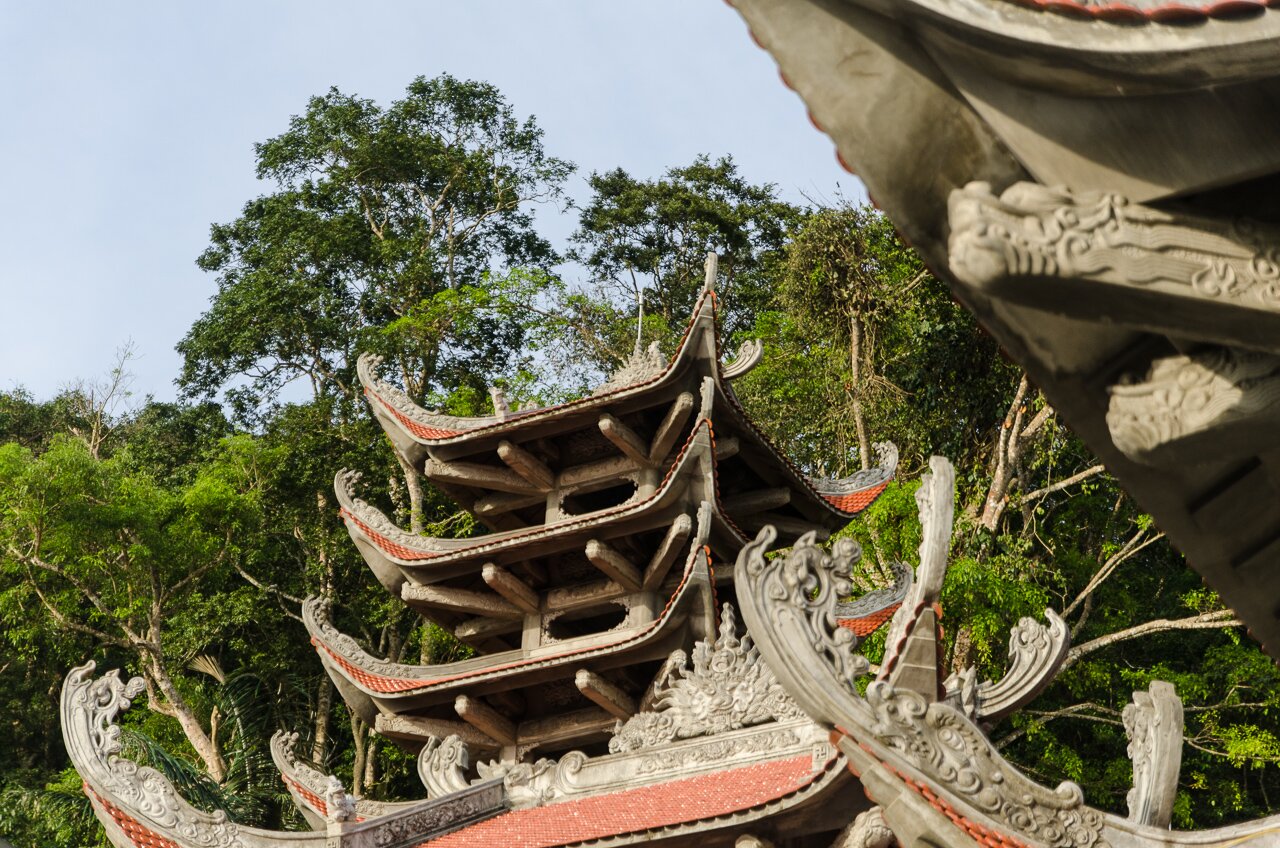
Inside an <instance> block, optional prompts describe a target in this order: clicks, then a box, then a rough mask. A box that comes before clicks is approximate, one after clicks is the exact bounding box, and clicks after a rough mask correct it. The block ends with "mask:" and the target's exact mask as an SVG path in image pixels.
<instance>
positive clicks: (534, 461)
mask: <svg viewBox="0 0 1280 848" xmlns="http://www.w3.org/2000/svg"><path fill="white" fill-rule="evenodd" d="M498 458H499V459H501V460H502V461H503V462H504V463H506V464H507V466H508V467H509V468H510V469H511V470H512V471H514V472H515V473H517V474H519V475H520V476H521V477H522V478H524V480H525V481H526V482H527V483H528V484H529V485H531V486H533V487H534V488H535V489H536V490H537V491H539V492H550V491H551V489H552V488H553V487H554V486H555V482H556V475H555V472H554V471H552V470H551V469H550V468H548V467H547V464H546V463H545V462H543V461H542V460H540V459H538V458H537V457H536V456H534V455H533V454H531V453H530V452H529V451H527V450H525V449H524V448H522V447H520V446H519V445H517V444H515V443H514V442H509V441H507V440H506V439H503V440H502V441H500V442H498Z"/></svg>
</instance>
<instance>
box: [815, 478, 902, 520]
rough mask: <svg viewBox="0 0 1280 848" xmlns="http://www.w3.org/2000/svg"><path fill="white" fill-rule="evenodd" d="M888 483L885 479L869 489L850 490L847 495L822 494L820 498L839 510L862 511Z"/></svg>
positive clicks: (848, 511)
mask: <svg viewBox="0 0 1280 848" xmlns="http://www.w3.org/2000/svg"><path fill="white" fill-rule="evenodd" d="M888 485H889V481H888V480H885V481H884V482H883V483H881V484H880V485H878V486H874V487H872V488H870V489H863V490H861V491H858V492H850V493H849V494H847V495H823V496H822V499H823V500H825V501H826V502H827V503H829V504H831V505H832V506H833V507H835V508H836V509H838V510H840V511H841V512H847V513H857V512H862V511H863V510H864V509H866V508H867V507H869V506H871V503H872V502H873V501H874V500H875V499H876V498H878V497H880V493H881V492H883V491H884V490H885V487H887V486H888Z"/></svg>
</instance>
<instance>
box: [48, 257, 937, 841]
mask: <svg viewBox="0 0 1280 848" xmlns="http://www.w3.org/2000/svg"><path fill="white" fill-rule="evenodd" d="M715 279H716V259H715V256H714V254H712V255H710V256H709V257H708V260H707V278H706V284H705V286H704V289H703V292H702V294H701V297H700V298H699V300H698V302H697V304H696V306H695V307H694V310H693V314H692V317H691V318H690V321H689V324H688V326H687V328H686V330H685V332H684V335H683V336H682V337H681V339H680V342H679V344H678V346H677V348H676V350H675V351H674V352H673V354H672V355H671V356H670V358H666V357H663V356H662V355H661V353H660V352H659V350H658V348H657V347H656V346H651V347H650V348H649V349H648V350H640V349H637V351H636V352H635V353H634V354H633V355H632V356H631V357H630V359H629V360H628V361H627V362H625V363H624V365H623V367H622V368H621V369H619V370H618V371H617V372H615V373H614V374H613V375H611V376H610V377H609V379H608V380H607V381H606V382H605V383H604V384H603V385H601V386H600V387H599V388H597V389H596V390H595V391H594V392H593V393H592V394H590V395H588V396H586V397H583V398H580V399H578V400H575V401H573V402H570V403H565V404H561V405H557V406H550V407H545V408H535V409H521V410H518V411H517V410H512V409H510V408H509V407H508V406H507V404H506V403H505V400H504V399H503V397H502V395H501V393H500V392H497V391H495V392H494V414H493V415H490V416H484V417H475V418H463V417H456V416H447V415H442V414H440V413H437V412H433V411H429V410H426V409H423V408H421V407H419V406H417V405H416V404H414V403H413V402H412V401H411V400H410V398H409V397H408V396H407V395H405V394H404V393H403V392H402V391H400V390H399V389H397V388H396V387H394V386H393V385H391V384H389V383H387V382H385V381H383V380H382V379H380V378H379V376H378V366H379V360H378V359H377V358H376V357H373V356H368V355H366V356H364V357H362V358H361V359H360V362H359V376H360V379H361V381H362V383H363V385H364V389H365V393H366V396H367V398H368V400H369V403H370V406H371V408H372V410H373V413H374V415H375V416H376V418H377V419H378V421H379V423H380V424H381V425H382V427H383V429H384V430H385V432H386V434H387V436H388V437H389V439H390V440H391V442H392V444H393V446H394V448H395V450H396V452H397V453H398V455H399V458H400V459H401V460H402V461H403V462H404V463H406V464H407V465H410V466H412V467H413V468H414V469H416V470H417V471H418V472H419V473H420V474H421V475H422V476H423V477H425V478H426V479H427V480H428V481H430V482H431V483H432V484H433V485H435V486H437V487H438V488H439V489H440V490H441V491H443V492H444V493H445V494H447V495H448V496H449V497H450V498H452V499H453V500H454V501H455V502H456V503H457V504H458V505H459V506H460V507H461V508H462V509H464V510H466V511H467V512H469V513H470V514H472V515H473V516H475V518H476V519H477V521H478V522H480V524H482V525H483V526H484V528H485V531H486V532H483V533H481V534H479V535H475V536H472V537H470V538H465V539H445V538H435V537H430V536H423V535H418V534H415V533H411V532H408V531H406V530H404V529H402V528H399V527H397V526H396V525H395V524H394V523H393V522H392V521H391V520H390V519H389V518H388V517H387V516H386V515H384V514H383V513H382V512H380V511H378V510H377V509H376V508H375V507H373V506H371V505H370V504H368V503H366V502H365V501H363V500H361V499H360V498H359V496H358V493H357V491H356V489H357V485H358V477H357V475H355V474H353V473H350V472H346V471H343V472H339V473H338V474H337V477H336V480H335V489H336V492H337V496H338V501H339V503H340V505H341V516H342V519H343V521H344V522H345V524H346V527H347V530H348V532H349V533H350V535H351V538H352V540H353V541H354V543H355V545H356V547H357V549H358V550H359V551H360V553H361V555H362V557H363V558H364V559H365V561H366V562H367V563H368V565H369V568H370V570H371V571H372V572H373V574H374V576H375V577H376V579H377V580H378V581H379V582H380V583H381V584H382V586H383V587H385V588H386V590H387V591H388V592H391V593H392V594H394V595H395V596H396V597H397V598H399V599H400V600H401V601H403V602H404V603H405V604H407V605H408V606H410V607H411V608H412V609H413V610H415V611H416V612H418V613H419V614H420V615H421V616H423V617H424V618H425V619H427V620H428V621H431V622H434V623H435V624H437V625H439V626H440V627H442V628H444V629H445V630H447V631H448V632H450V633H452V634H453V635H454V636H455V637H457V639H459V640H460V641H461V642H463V643H465V644H466V645H468V646H470V648H471V649H473V655H472V656H470V657H468V658H466V659H462V660H459V661H455V662H447V663H440V664H427V665H412V664H406V663H400V662H391V661H387V660H385V659H383V658H379V657H377V656H374V655H373V654H372V653H370V652H369V651H367V650H366V649H365V648H364V647H362V646H361V645H360V644H359V642H358V641H357V640H356V639H354V638H353V637H351V636H349V635H346V634H344V633H342V632H341V631H340V630H339V629H338V628H337V627H336V626H335V625H334V624H333V623H332V621H331V618H330V612H331V610H330V609H329V608H328V606H327V605H326V604H325V603H324V602H322V601H321V600H320V599H317V598H312V599H309V600H308V601H307V602H306V604H305V606H304V615H303V618H304V620H305V623H306V626H307V629H308V630H309V632H310V635H311V641H312V644H313V645H314V646H315V649H316V652H317V655H318V656H319V658H320V660H321V662H322V663H323V665H324V668H325V669H326V671H327V672H328V673H329V675H330V677H331V678H332V679H333V681H334V683H335V685H336V687H337V689H338V691H339V692H340V694H341V696H342V697H343V699H344V700H345V701H346V703H347V704H348V705H349V707H350V708H351V710H352V711H353V712H354V713H355V714H356V715H358V716H360V717H361V718H362V719H363V720H364V721H366V722H367V723H368V724H369V725H370V726H372V727H373V728H374V729H375V730H376V731H377V732H378V733H379V734H381V735H383V736H385V737H387V738H390V739H392V740H395V741H396V742H397V743H398V744H400V745H402V746H404V747H405V748H407V749H409V750H411V751H416V752H418V772H419V775H420V777H421V778H422V782H423V785H424V788H425V790H426V791H425V795H426V797H425V799H423V800H421V801H413V802H402V803H387V802H374V801H369V800H362V799H355V798H352V797H351V796H350V795H348V794H347V793H346V792H345V790H344V788H343V787H342V784H341V783H340V782H339V781H338V780H337V778H335V777H332V776H329V775H326V774H324V772H323V771H321V770H320V769H319V768H317V767H316V766H315V765H314V764H311V763H307V762H306V761H305V760H303V759H301V758H299V757H298V756H297V755H296V754H295V753H294V750H293V745H294V742H295V741H296V737H295V736H293V735H290V734H285V733H279V734H277V735H276V737H275V738H274V739H273V740H272V753H273V756H274V759H275V761H276V764H277V766H278V767H279V769H280V772H281V776H282V778H283V780H284V783H285V786H286V787H287V788H288V790H289V792H290V794H291V796H292V797H293V799H294V801H295V802H296V803H297V805H298V807H299V808H300V810H301V811H302V813H303V814H304V816H305V817H306V818H307V820H308V822H309V823H310V824H311V825H312V826H313V827H314V828H315V830H314V831H313V832H312V834H310V835H308V834H300V833H288V834H286V833H273V832H270V831H259V830H254V829H252V828H246V827H243V826H239V825H235V824H232V823H230V822H228V821H226V820H225V817H220V816H219V815H217V814H213V815H209V814H205V813H202V812H199V811H196V810H194V809H192V808H190V807H189V806H187V805H186V802H185V801H183V800H182V799H181V798H180V797H178V796H177V794H176V793H175V792H174V791H173V790H172V787H169V786H168V784H167V782H165V781H164V779H163V778H162V777H161V776H160V775H158V774H156V773H155V772H153V771H151V770H149V769H145V768H141V769H140V768H138V767H137V766H135V765H134V764H132V763H128V762H127V761H123V760H121V759H120V758H119V757H118V743H117V742H116V740H115V737H114V735H113V731H112V728H113V727H114V724H113V722H114V719H115V716H116V714H117V713H118V712H119V711H120V710H121V709H123V708H125V707H126V706H127V705H128V700H129V698H130V697H132V696H133V695H134V694H136V685H135V684H133V683H130V684H125V683H123V682H121V681H120V680H119V679H118V678H117V677H114V676H111V675H108V676H106V677H102V678H99V679H97V680H94V679H93V678H92V677H91V675H90V671H91V669H77V670H76V671H74V672H73V673H72V674H71V676H70V677H69V678H68V683H67V686H66V689H65V691H64V695H63V722H64V732H65V734H66V735H67V738H68V748H69V750H70V751H71V753H72V759H73V761H74V762H75V764H76V766H77V768H78V769H79V770H80V772H81V774H82V775H83V776H84V777H85V780H86V791H87V792H88V793H89V795H90V798H91V800H93V802H94V807H95V810H96V811H97V812H98V814H99V818H101V819H102V820H103V821H104V824H105V825H106V827H107V830H108V834H109V835H110V836H111V838H112V841H113V842H114V843H115V844H116V845H118V846H143V845H148V846H150V845H165V846H183V848H185V846H188V845H191V846H195V845H202V846H203V845H242V844H243V845H274V844H285V843H287V844H288V845H290V846H295V845H296V846H303V845H306V846H310V845H317V846H318V845H361V846H363V845H371V846H372V845H376V846H384V848H385V847H386V846H409V845H423V844H427V843H430V842H435V843H438V844H439V845H440V846H441V848H462V846H488V845H496V844H509V845H512V846H526V848H541V846H559V845H574V844H578V843H582V842H588V841H590V842H592V843H593V844H608V845H625V844H638V843H651V842H652V843H660V844H663V845H671V846H679V845H692V844H695V843H696V844H699V845H716V846H719V845H725V846H729V845H737V846H742V848H749V846H757V845H758V846H765V845H776V846H779V848H782V847H783V846H788V847H789V848H802V847H803V848H808V847H809V846H826V845H828V844H831V843H832V839H833V838H836V836H837V834H838V832H839V831H840V829H841V828H842V827H844V825H845V824H847V823H848V820H849V814H850V811H851V810H853V811H856V810H859V809H865V808H866V807H867V802H866V801H865V800H864V799H863V798H862V795H861V792H859V791H857V788H858V787H857V782H856V781H855V780H853V779H852V775H851V774H850V772H849V771H848V769H847V768H846V767H845V761H844V755H843V754H841V753H840V752H839V751H838V750H837V749H836V748H835V747H834V746H833V745H832V743H831V742H830V741H829V739H828V735H829V732H828V731H827V730H824V729H822V728H821V727H820V726H819V725H818V724H816V723H814V721H813V720H811V719H810V718H809V717H808V716H806V715H805V714H804V712H803V711H802V710H801V709H800V708H799V707H798V706H797V704H796V702H795V701H793V700H792V698H791V697H790V696H788V695H787V694H786V692H785V691H784V690H783V688H782V687H781V685H780V684H779V682H778V679H777V677H776V676H775V674H774V671H773V670H772V669H771V668H769V666H767V665H766V664H765V663H764V662H763V661H762V660H761V659H760V656H759V654H758V652H757V651H756V649H755V647H754V645H753V643H752V641H751V637H750V635H748V634H747V633H746V632H745V628H744V627H743V626H742V625H741V624H740V623H739V622H738V620H737V616H736V614H735V605H736V602H737V595H736V579H735V577H736V567H735V563H736V562H737V561H738V559H739V554H740V553H741V552H742V551H743V549H744V548H745V547H746V546H747V545H748V543H749V542H750V541H751V539H752V538H753V537H755V535H756V534H757V533H758V532H760V531H762V529H764V528H766V527H768V528H772V529H771V530H769V532H770V533H773V534H776V540H777V543H778V546H790V545H793V544H796V543H802V544H805V545H812V544H813V543H814V542H815V541H820V540H825V539H826V538H828V537H829V536H830V535H831V534H832V533H833V532H835V531H836V530H838V529H840V528H841V527H843V526H844V525H845V524H847V523H848V521H849V520H850V519H851V518H852V517H853V516H854V515H856V514H857V513H858V512H860V511H861V510H863V509H865V508H866V507H867V506H868V505H869V504H870V503H871V502H872V501H873V500H874V499H875V498H876V497H877V496H878V495H879V494H880V492H882V491H883V490H884V488H885V487H886V486H887V485H888V483H889V481H890V479H891V478H892V477H893V474H894V472H895V467H896V463H897V454H896V449H895V448H893V446H892V445H889V444H881V445H877V446H876V451H877V462H876V464H875V465H874V466H873V467H871V468H869V469H867V470H863V471H860V472H858V473H856V474H854V475H852V476H851V477H846V478H842V479H815V478H812V477H809V476H807V475H806V474H805V473H804V472H803V471H802V470H801V469H799V468H797V467H796V466H795V465H793V464H792V463H791V462H789V461H788V460H787V459H786V458H785V457H784V456H783V455H782V454H781V453H780V452H779V451H778V450H777V449H776V448H775V447H774V446H773V445H772V444H771V443H770V441H769V440H768V438H767V437H766V436H765V435H764V434H763V433H762V432H761V431H760V430H759V429H758V428H757V427H756V426H755V425H754V424H752V422H751V420H750V418H749V416H748V415H747V414H746V412H745V410H744V409H743V407H742V405H741V404H740V403H739V401H738V400H737V398H736V396H735V394H734V391H733V386H732V384H733V381H734V380H735V379H737V378H738V377H741V376H742V375H744V374H746V373H747V372H748V371H750V370H751V369H752V368H753V367H754V366H755V365H756V364H757V363H758V362H759V361H760V359H761V356H762V354H763V345H762V344H761V343H760V342H758V341H757V342H751V343H748V344H746V345H744V346H743V347H742V349H741V350H740V351H739V352H738V354H737V356H736V357H735V358H734V359H733V360H732V361H730V362H728V363H722V362H721V350H720V339H719V336H718V334H717V329H716V314H715V310H716V295H715V292H714V283H715ZM836 547H837V550H838V551H841V552H843V554H841V555H843V556H846V557H847V558H848V557H852V556H853V554H854V551H853V549H854V548H856V545H854V543H853V542H852V541H849V540H842V541H841V542H839V543H837V546H836ZM853 558H854V559H856V557H853ZM891 571H892V573H893V577H894V579H893V580H892V581H891V583H890V585H887V586H884V587H882V588H879V589H876V590H874V591H871V592H868V593H867V594H865V595H863V596H862V597H861V598H859V599H857V600H855V601H848V600H847V599H842V602H841V603H840V604H839V605H838V606H837V608H836V612H835V614H834V619H833V620H834V621H835V622H836V624H837V625H838V626H839V627H840V628H841V629H842V630H843V631H844V632H850V631H851V632H850V637H851V638H852V637H854V636H855V634H856V635H857V636H864V635H866V634H867V633H869V632H871V631H873V630H875V629H876V628H877V627H879V626H880V625H881V624H883V623H884V622H886V621H887V620H888V619H889V618H890V616H891V615H893V613H894V612H895V611H896V610H897V609H898V608H899V607H900V606H901V605H902V602H903V599H904V598H906V597H907V596H908V594H909V592H910V591H911V589H912V585H913V572H912V569H910V568H909V567H907V566H904V565H901V564H893V566H892V569H891ZM157 787H160V789H157ZM215 832H216V833H218V834H224V836H218V837H217V838H213V837H211V836H210V834H211V833H215ZM219 840H222V841H219ZM237 840H238V841H237Z"/></svg>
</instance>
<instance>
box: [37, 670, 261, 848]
mask: <svg viewBox="0 0 1280 848" xmlns="http://www.w3.org/2000/svg"><path fill="white" fill-rule="evenodd" d="M95 668H97V663H95V662H94V661H92V660H90V661H89V662H87V663H85V664H84V665H82V666H78V667H76V668H73V669H72V670H71V671H70V672H69V673H68V674H67V678H66V680H65V681H64V683H63V685H62V701H61V719H62V734H63V740H64V741H65V743H66V746H67V753H68V755H70V757H71V762H72V764H73V765H74V766H75V767H76V771H78V772H79V773H80V776H81V777H82V778H83V779H84V781H85V783H86V785H87V786H88V787H89V788H90V789H91V790H92V791H93V792H94V793H95V794H98V793H101V795H106V796H107V797H106V798H103V797H101V795H99V798H98V800H99V802H100V803H102V804H104V805H105V804H106V803H111V804H112V806H115V805H123V806H124V807H126V808H127V811H126V810H120V812H121V813H123V814H124V815H125V816H126V817H127V818H128V819H129V820H130V821H131V822H132V823H133V825H134V826H136V827H138V828H142V829H144V830H147V831H148V832H153V831H152V830H151V829H152V828H156V827H158V828H161V829H163V830H165V831H168V832H170V833H173V834H177V835H180V836H182V837H183V838H184V839H186V840H188V842H189V844H190V845H193V846H200V848H231V846H238V845H242V844H244V842H243V841H242V840H241V837H240V832H239V831H240V828H239V826H238V825H236V824H235V823H234V822H231V821H229V820H228V819H227V814H226V813H225V812H224V811H222V810H219V811H217V812H215V813H205V812H202V811H200V810H197V809H196V808H195V807H193V806H191V805H190V804H189V803H187V801H186V800H184V799H183V798H182V796H180V795H179V794H178V792H177V790H175V789H174V788H173V784H171V783H170V782H169V781H168V780H167V779H166V778H165V777H164V775H162V774H161V773H160V772H158V771H156V770H155V769H153V768H151V767H149V766H141V765H138V764H137V763H135V762H133V761H132V760H128V759H125V758H124V757H122V756H120V747H121V745H120V736H121V728H120V725H118V724H116V719H117V718H118V717H119V716H120V714H121V713H123V712H124V711H125V710H127V709H129V707H130V705H131V703H132V701H133V699H134V698H136V697H138V696H139V695H141V694H142V693H143V691H144V690H145V689H146V685H145V683H144V681H143V679H142V678H141V677H134V678H131V679H130V680H129V681H128V682H127V683H126V682H124V681H122V680H121V679H120V672H119V670H112V671H109V672H107V673H106V674H104V675H102V676H101V677H99V678H97V679H96V680H95V679H94V678H93V677H92V675H93V672H94V669H95ZM135 811H136V812H137V813H140V814H142V815H145V817H146V822H145V823H143V822H139V821H138V820H137V819H134V818H133V817H132V816H131V815H129V814H128V813H129V812H135ZM113 818H115V816H113ZM120 824H121V822H119V821H117V826H119V825H120ZM125 826H128V825H127V824H126V825H125Z"/></svg>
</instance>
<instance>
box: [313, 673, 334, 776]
mask: <svg viewBox="0 0 1280 848" xmlns="http://www.w3.org/2000/svg"><path fill="white" fill-rule="evenodd" d="M332 709H333V682H332V681H330V680H329V675H328V674H325V675H322V676H321V678H320V691H319V693H318V695H317V696H316V724H315V733H314V734H312V742H311V761H312V762H313V763H317V764H319V763H323V762H324V748H325V745H326V744H328V742H329V713H330V711H331V710H332Z"/></svg>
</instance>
